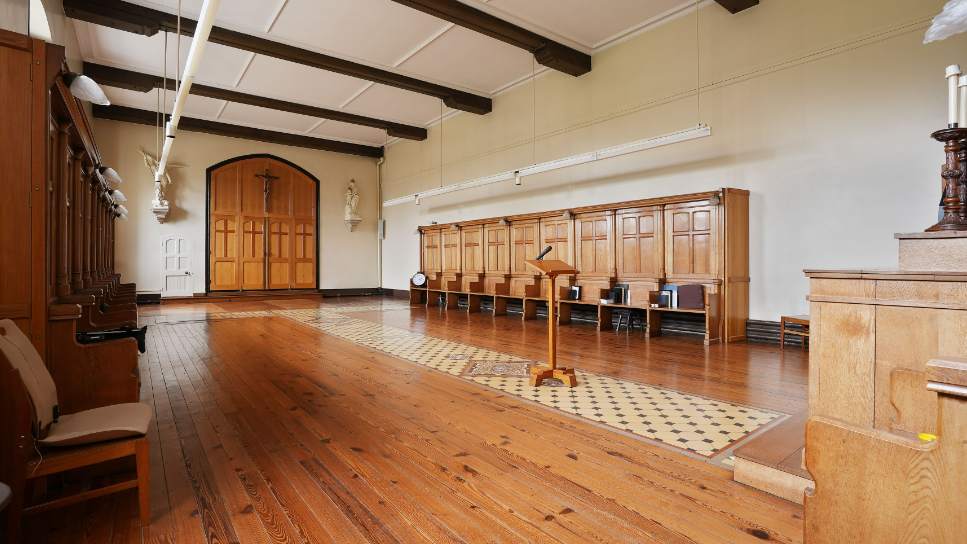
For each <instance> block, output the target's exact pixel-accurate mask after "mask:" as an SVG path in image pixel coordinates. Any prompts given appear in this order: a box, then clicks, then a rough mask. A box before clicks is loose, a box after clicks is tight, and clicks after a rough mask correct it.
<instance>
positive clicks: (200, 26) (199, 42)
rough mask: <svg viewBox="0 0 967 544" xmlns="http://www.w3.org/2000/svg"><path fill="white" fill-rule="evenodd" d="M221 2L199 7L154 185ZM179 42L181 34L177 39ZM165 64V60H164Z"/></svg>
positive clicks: (208, 1) (212, 0) (165, 161)
mask: <svg viewBox="0 0 967 544" xmlns="http://www.w3.org/2000/svg"><path fill="white" fill-rule="evenodd" d="M220 2H221V0H205V2H204V3H203V4H202V6H201V16H200V17H199V18H198V23H197V26H196V27H195V35H194V38H193V39H192V40H191V49H189V50H188V62H187V64H185V71H184V73H183V74H182V79H181V86H180V87H178V95H177V96H176V97H175V105H174V107H173V108H172V109H171V119H170V120H169V121H168V124H167V126H166V128H165V145H164V149H163V150H162V152H161V158H160V159H159V160H158V169H157V170H156V171H155V173H154V180H155V183H156V185H160V183H161V179H162V178H163V177H164V173H165V166H166V165H167V164H168V155H169V154H170V153H171V146H172V144H174V141H175V132H177V130H178V121H180V120H181V112H182V111H183V110H184V109H185V102H187V101H188V93H189V91H190V90H191V83H192V82H193V81H194V80H195V73H196V72H197V71H198V66H199V65H200V64H201V57H202V55H203V54H204V53H205V45H206V44H207V43H208V36H209V34H211V31H212V25H214V24H215V12H217V11H218V4H219V3H220ZM177 39H178V41H179V43H180V42H181V34H180V33H179V34H178V37H177ZM166 62H167V60H166ZM179 62H181V61H180V59H179Z"/></svg>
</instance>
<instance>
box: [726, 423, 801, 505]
mask: <svg viewBox="0 0 967 544" xmlns="http://www.w3.org/2000/svg"><path fill="white" fill-rule="evenodd" d="M806 417H807V414H806V412H805V411H803V412H801V413H799V414H796V415H793V416H792V417H790V418H788V419H786V420H785V421H783V422H781V423H779V424H778V425H776V426H775V427H773V428H771V429H769V430H767V431H765V432H764V433H762V434H761V435H759V436H757V437H755V438H754V439H752V440H750V441H749V442H748V443H747V444H745V445H744V446H742V447H740V448H737V449H736V450H735V476H734V477H735V481H737V482H739V483H743V484H745V485H748V486H750V487H754V488H756V489H760V490H762V491H765V492H766V493H771V494H773V495H776V496H778V497H782V498H784V499H786V500H790V501H793V502H795V503H798V504H802V503H803V492H804V491H805V489H806V488H807V487H812V486H813V480H812V477H811V476H810V475H809V472H808V471H807V470H806V469H805V468H803V466H802V464H803V463H802V452H803V448H804V447H805V444H806Z"/></svg>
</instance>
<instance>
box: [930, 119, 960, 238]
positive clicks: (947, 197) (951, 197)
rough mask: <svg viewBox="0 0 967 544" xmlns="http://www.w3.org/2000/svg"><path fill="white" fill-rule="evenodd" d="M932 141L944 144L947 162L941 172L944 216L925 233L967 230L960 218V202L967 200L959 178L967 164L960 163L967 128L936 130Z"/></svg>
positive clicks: (932, 135)
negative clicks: (962, 141) (962, 143)
mask: <svg viewBox="0 0 967 544" xmlns="http://www.w3.org/2000/svg"><path fill="white" fill-rule="evenodd" d="M930 136H931V137H932V138H933V139H934V140H937V141H939V142H946V145H944V152H945V153H946V154H947V162H946V164H945V165H944V170H943V174H941V175H942V177H943V180H944V181H943V210H944V215H943V218H942V219H940V221H939V222H938V223H937V224H936V225H934V226H932V227H930V228H929V229H927V230H926V232H937V231H945V230H967V219H965V218H964V217H962V216H961V215H960V214H961V206H962V201H963V200H964V199H965V198H967V195H963V194H962V193H963V191H964V190H965V187H964V185H963V182H962V180H961V178H962V177H963V174H964V168H965V167H967V164H965V163H964V162H961V158H960V151H961V147H962V145H961V140H963V139H965V138H967V128H948V129H945V130H938V131H937V132H934V133H933V134H931V135H930Z"/></svg>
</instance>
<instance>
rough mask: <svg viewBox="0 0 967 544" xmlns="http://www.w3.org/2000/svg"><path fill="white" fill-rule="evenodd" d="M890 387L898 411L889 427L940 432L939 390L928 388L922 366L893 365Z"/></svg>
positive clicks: (909, 430)
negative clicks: (914, 367) (920, 367)
mask: <svg viewBox="0 0 967 544" xmlns="http://www.w3.org/2000/svg"><path fill="white" fill-rule="evenodd" d="M877 386H879V385H877ZM889 389H890V404H891V405H892V406H893V408H894V410H896V414H897V415H896V416H895V417H893V418H892V420H891V422H890V428H889V429H888V430H889V431H891V432H892V431H905V432H908V433H914V434H919V433H929V434H933V435H936V434H939V431H938V430H937V408H938V406H937V393H936V392H934V391H928V390H927V375H926V374H924V372H923V371H922V370H913V369H911V368H894V369H893V371H892V372H890V388H889Z"/></svg>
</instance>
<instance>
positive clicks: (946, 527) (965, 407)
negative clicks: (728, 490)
mask: <svg viewBox="0 0 967 544" xmlns="http://www.w3.org/2000/svg"><path fill="white" fill-rule="evenodd" d="M924 375H925V377H926V387H925V389H926V390H929V391H933V392H936V393H937V398H938V409H937V423H936V433H937V438H936V439H935V440H932V441H923V440H920V439H917V438H907V437H905V436H898V435H896V434H891V433H888V432H886V431H881V430H877V429H873V428H870V427H864V426H860V425H855V424H852V423H848V422H846V421H843V420H841V419H836V418H831V417H826V416H822V415H816V416H813V417H811V418H809V420H808V421H807V422H806V450H805V462H806V468H807V469H808V470H809V472H810V474H811V475H812V476H813V480H814V481H815V484H816V485H815V488H814V489H807V490H806V496H805V504H804V507H805V541H806V542H809V543H810V544H827V543H828V544H832V543H841V542H876V543H880V544H892V543H900V542H963V541H964V538H965V535H967V506H965V505H967V471H965V470H964V467H965V466H967V448H965V447H964V444H965V442H967V359H961V358H955V357H937V358H934V359H932V360H931V361H930V362H928V363H927V365H926V369H925V372H924Z"/></svg>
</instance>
